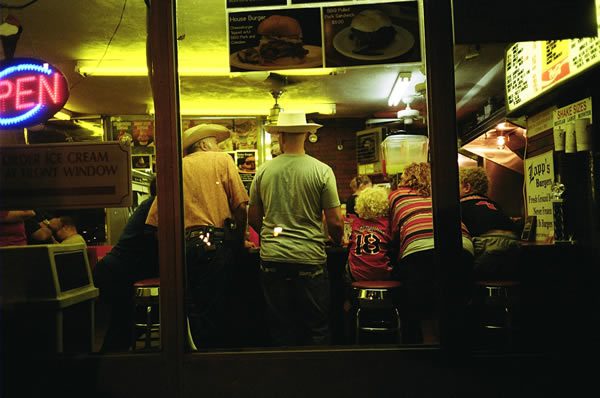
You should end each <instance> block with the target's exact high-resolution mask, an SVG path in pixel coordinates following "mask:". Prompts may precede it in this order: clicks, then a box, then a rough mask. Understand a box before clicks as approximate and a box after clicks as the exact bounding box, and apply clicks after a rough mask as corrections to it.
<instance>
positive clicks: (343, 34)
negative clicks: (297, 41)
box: [323, 1, 421, 67]
mask: <svg viewBox="0 0 600 398" xmlns="http://www.w3.org/2000/svg"><path fill="white" fill-rule="evenodd" d="M323 35H324V43H325V66H326V67H337V66H353V65H375V64H392V63H409V62H420V61H421V46H420V42H421V40H420V34H419V11H418V4H417V2H416V1H408V2H401V3H382V4H361V5H346V6H339V7H324V8H323Z"/></svg>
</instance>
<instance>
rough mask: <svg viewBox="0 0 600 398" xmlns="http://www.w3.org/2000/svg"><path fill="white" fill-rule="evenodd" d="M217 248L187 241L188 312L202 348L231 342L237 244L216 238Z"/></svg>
mask: <svg viewBox="0 0 600 398" xmlns="http://www.w3.org/2000/svg"><path fill="white" fill-rule="evenodd" d="M213 245H214V250H211V251H204V250H199V249H198V247H197V246H196V245H194V244H193V242H191V241H186V266H187V279H186V282H187V286H186V290H187V298H186V303H187V315H188V319H189V321H190V329H191V332H192V336H193V338H194V343H195V344H196V346H198V348H208V347H213V348H214V347H227V346H229V345H230V344H231V330H232V328H231V323H232V322H231V320H230V315H229V314H230V311H229V309H230V307H229V304H230V297H229V293H228V292H229V289H231V281H232V275H233V272H232V267H233V260H234V257H233V253H234V250H233V247H232V245H231V244H228V242H223V241H215V242H214V243H213Z"/></svg>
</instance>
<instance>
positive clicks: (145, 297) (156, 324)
mask: <svg viewBox="0 0 600 398" xmlns="http://www.w3.org/2000/svg"><path fill="white" fill-rule="evenodd" d="M133 289H134V298H133V306H134V319H135V321H134V326H133V349H134V350H135V349H136V346H137V342H138V341H139V340H140V337H141V336H143V337H144V347H143V348H144V349H151V348H152V341H153V340H155V341H159V344H160V297H159V296H160V279H159V278H149V279H142V280H139V281H137V282H135V283H134V284H133ZM139 331H143V333H142V334H139V333H138V332H139ZM153 334H155V335H157V337H153ZM138 336H139V337H138Z"/></svg>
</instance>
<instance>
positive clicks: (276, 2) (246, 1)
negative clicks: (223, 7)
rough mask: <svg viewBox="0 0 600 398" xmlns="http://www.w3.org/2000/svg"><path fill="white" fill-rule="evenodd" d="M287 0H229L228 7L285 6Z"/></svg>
mask: <svg viewBox="0 0 600 398" xmlns="http://www.w3.org/2000/svg"><path fill="white" fill-rule="evenodd" d="M286 4H287V0H227V8H242V7H262V6H284V5H286Z"/></svg>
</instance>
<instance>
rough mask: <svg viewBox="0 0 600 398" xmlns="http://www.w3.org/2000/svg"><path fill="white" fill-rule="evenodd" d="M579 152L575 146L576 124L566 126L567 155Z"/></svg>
mask: <svg viewBox="0 0 600 398" xmlns="http://www.w3.org/2000/svg"><path fill="white" fill-rule="evenodd" d="M575 152H577V145H576V144H575V123H567V124H565V153H575Z"/></svg>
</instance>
